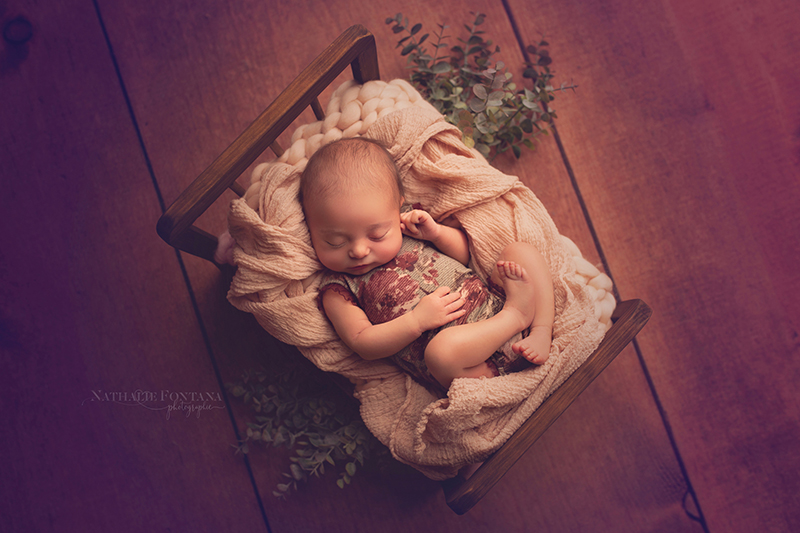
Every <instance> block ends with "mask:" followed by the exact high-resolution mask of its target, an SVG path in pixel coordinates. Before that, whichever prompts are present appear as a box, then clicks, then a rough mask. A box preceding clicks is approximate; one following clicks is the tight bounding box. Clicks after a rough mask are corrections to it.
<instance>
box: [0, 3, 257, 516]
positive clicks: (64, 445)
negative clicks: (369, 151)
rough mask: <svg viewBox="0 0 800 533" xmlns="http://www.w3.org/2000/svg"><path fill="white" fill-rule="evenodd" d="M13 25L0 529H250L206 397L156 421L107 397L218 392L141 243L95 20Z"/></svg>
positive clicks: (129, 142)
mask: <svg viewBox="0 0 800 533" xmlns="http://www.w3.org/2000/svg"><path fill="white" fill-rule="evenodd" d="M17 15H22V16H25V17H26V18H27V19H28V20H30V21H31V23H32V26H33V30H34V33H33V38H32V39H31V40H30V41H29V42H28V43H27V44H26V45H25V50H24V53H21V54H19V55H18V56H16V57H19V58H21V60H20V61H19V62H18V63H16V64H13V65H11V66H9V63H7V62H6V63H4V64H3V69H2V72H0V107H1V108H2V117H3V120H2V121H0V160H2V162H3V163H2V171H1V172H2V176H3V180H2V183H3V193H2V195H0V206H1V208H2V218H3V228H4V231H3V236H2V245H1V246H0V250H2V260H0V265H2V266H0V269H2V279H3V283H2V285H1V286H0V287H2V288H1V289H0V291H1V292H0V294H2V297H0V317H1V318H0V324H2V325H1V326H0V338H1V339H2V343H1V344H0V353H2V361H3V367H4V371H3V373H2V378H0V381H1V382H2V383H1V386H0V390H2V392H0V409H2V413H3V419H4V428H3V431H2V436H1V437H0V450H2V455H3V461H2V463H0V472H1V473H0V477H2V479H3V487H2V496H3V497H2V498H0V516H2V517H3V518H2V523H3V526H2V528H3V530H4V531H147V530H154V529H161V530H164V529H169V530H173V531H179V530H187V529H189V530H208V529H209V528H210V529H212V530H232V529H234V528H235V527H243V528H245V529H247V530H250V531H259V530H263V529H264V528H265V526H264V521H263V518H262V515H261V512H260V510H259V507H258V505H257V502H256V501H255V499H254V497H253V489H252V487H251V485H250V483H249V480H248V474H247V471H246V469H245V465H244V463H243V462H242V461H241V459H239V458H236V457H234V456H233V455H232V454H230V453H228V452H227V450H228V444H229V442H230V440H231V439H232V437H233V428H232V425H231V421H230V418H229V416H228V415H227V413H226V411H225V409H224V408H222V409H220V408H218V407H221V405H220V403H218V402H216V401H214V402H211V405H210V406H211V407H214V409H212V410H209V411H205V412H202V413H201V414H200V416H199V418H198V417H194V416H192V417H188V418H186V417H184V416H182V414H181V413H177V412H173V413H172V416H171V417H170V418H169V419H167V417H166V414H167V412H166V411H164V410H151V409H148V408H145V407H144V406H142V405H137V404H135V402H133V401H130V400H128V401H125V398H124V397H122V393H128V394H130V395H133V393H134V392H135V391H137V390H142V391H150V392H154V393H155V394H157V395H158V396H159V398H158V399H157V400H156V401H155V402H148V403H147V405H148V406H149V407H151V408H156V409H157V408H161V407H164V406H166V405H167V404H170V405H171V401H170V400H169V396H170V394H171V393H172V392H212V393H213V392H217V393H218V392H219V387H218V384H217V381H216V378H215V376H214V372H213V369H212V368H211V365H210V362H209V357H208V353H207V351H206V348H205V345H204V343H203V341H202V337H201V335H200V331H199V329H198V327H197V321H196V318H195V317H194V313H193V311H192V307H191V303H190V301H189V298H188V295H187V292H186V289H185V286H184V285H183V279H182V276H181V273H180V270H179V268H178V263H177V261H176V257H175V254H174V252H173V251H171V250H169V249H165V248H164V247H163V245H162V244H161V243H159V242H158V241H157V240H155V239H154V238H153V229H152V228H153V226H152V220H153V217H157V216H158V215H159V213H160V211H161V210H160V208H159V205H158V201H157V196H156V194H155V190H154V188H153V183H152V180H151V178H150V176H149V175H148V172H147V168H146V166H145V162H144V159H143V156H142V152H141V150H140V148H139V145H138V142H137V139H136V135H135V132H134V130H133V128H132V125H131V121H130V116H129V114H128V111H127V108H126V105H125V101H124V99H123V97H122V93H121V91H120V86H119V82H118V80H117V77H116V75H115V72H114V69H113V65H112V62H111V59H110V56H109V52H108V48H107V46H106V44H105V42H104V38H103V34H102V32H101V28H100V25H99V23H98V19H97V15H96V13H95V11H94V9H93V8H92V5H91V3H86V2H69V3H66V2H64V3H60V4H55V5H54V4H53V3H48V4H47V5H46V6H45V5H43V4H40V3H35V2H24V3H21V2H15V3H14V5H13V6H12V5H8V3H4V4H3V6H2V8H0V20H2V21H3V22H5V21H6V20H7V19H8V18H11V17H15V16H17ZM0 46H2V47H3V51H2V52H3V54H4V56H5V57H8V56H7V55H5V54H6V53H7V52H9V48H8V44H6V43H2V44H0ZM92 391H95V392H98V393H99V394H100V399H98V398H97V397H95V396H94V395H93V392H92ZM162 391H164V392H165V394H166V396H167V399H166V400H165V401H164V400H162V399H161V398H160V396H161V394H162ZM106 392H108V393H117V396H114V395H113V394H112V396H111V397H109V401H105V398H106V397H105V393H106ZM101 400H102V401H101ZM115 400H116V401H115ZM218 507H223V508H227V510H226V512H225V513H219V512H218V511H217V510H216V509H217V508H218Z"/></svg>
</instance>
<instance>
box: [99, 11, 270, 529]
mask: <svg viewBox="0 0 800 533" xmlns="http://www.w3.org/2000/svg"><path fill="white" fill-rule="evenodd" d="M92 4H93V5H94V9H95V13H96V14H97V20H98V22H99V24H100V29H101V31H102V33H103V38H104V39H105V43H106V47H107V48H108V52H109V55H110V58H111V62H112V64H113V65H114V72H115V73H116V76H117V81H118V82H119V86H120V90H121V92H122V96H123V98H124V100H125V105H126V106H127V108H128V115H129V116H130V119H131V122H132V124H133V128H134V130H135V132H136V138H137V140H138V142H139V148H140V150H141V152H142V155H143V157H144V160H145V165H146V166H147V172H148V173H149V175H150V179H151V181H152V183H153V188H154V190H155V193H156V197H157V198H158V204H159V207H160V208H161V213H162V214H163V213H164V212H166V204H165V202H164V198H163V196H162V194H161V188H160V187H159V186H158V180H157V179H156V175H155V171H154V170H153V166H152V164H151V162H150V156H149V154H148V152H147V147H146V146H145V143H144V138H143V137H142V132H141V129H140V128H139V122H138V120H137V119H136V114H135V113H134V110H133V104H132V103H131V100H130V97H129V95H128V90H127V88H126V86H125V81H124V80H123V78H122V72H121V71H120V68H119V63H118V62H117V57H116V55H115V53H114V47H113V46H112V45H111V39H110V37H109V35H108V31H107V29H106V25H105V22H104V20H103V16H102V13H101V11H100V6H99V5H98V2H97V0H92ZM175 256H176V258H177V260H178V265H179V267H180V270H181V275H182V276H183V280H184V282H185V284H186V288H187V291H188V293H189V299H190V301H191V304H192V309H193V311H194V314H195V318H196V319H197V324H198V327H199V328H200V334H201V336H202V337H203V342H204V343H205V346H206V350H207V352H208V356H209V359H210V361H211V366H212V368H213V370H214V375H215V377H216V379H217V384H218V386H219V388H220V391H221V394H222V398H223V401H224V403H225V409H226V410H227V413H228V418H229V420H230V421H231V426H232V427H233V433H234V435H235V437H236V441H237V442H241V440H242V438H241V435H240V434H239V428H238V427H237V425H236V417H235V416H234V414H233V409H232V408H231V404H230V400H229V398H228V394H227V392H226V390H225V384H224V381H223V379H222V374H221V373H220V371H219V366H218V365H217V358H216V356H215V355H214V350H213V349H212V347H211V340H210V339H209V337H208V332H207V331H206V327H205V324H204V323H203V318H202V315H201V313H200V307H199V305H198V304H197V299H196V298H195V294H194V289H193V288H192V283H191V281H190V279H189V273H188V272H187V270H186V266H185V265H184V262H183V258H182V257H181V253H180V251H178V250H175ZM243 459H244V463H245V468H246V469H247V475H248V477H249V478H250V483H251V485H252V487H253V492H254V494H255V497H256V501H257V503H258V507H259V510H260V512H261V517H262V519H263V521H264V525H265V526H266V528H267V532H268V533H272V529H271V528H270V525H269V519H268V518H267V513H266V509H265V508H264V502H263V501H262V499H261V494H260V492H259V490H258V484H257V483H256V480H255V476H254V474H253V469H252V467H251V465H250V460H249V459H248V457H247V455H243Z"/></svg>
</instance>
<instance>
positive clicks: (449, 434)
mask: <svg viewBox="0 0 800 533" xmlns="http://www.w3.org/2000/svg"><path fill="white" fill-rule="evenodd" d="M366 136H367V137H371V138H374V139H377V140H379V141H381V142H382V143H383V144H384V145H386V146H388V147H389V151H390V152H391V154H392V156H393V157H394V159H395V161H396V162H397V165H398V167H399V169H400V172H401V175H402V176H403V180H404V184H405V188H406V201H407V202H408V203H419V204H421V205H422V207H423V208H424V209H426V210H427V211H429V212H430V213H431V215H432V216H433V217H434V218H436V219H437V220H443V219H445V218H447V217H452V218H453V219H455V220H457V221H458V222H459V223H460V224H461V226H462V227H463V228H464V230H465V231H466V232H467V234H468V235H469V238H470V252H471V254H472V258H471V266H472V268H474V269H475V270H476V271H477V272H478V274H479V275H480V276H481V277H482V278H483V279H484V280H485V279H486V278H487V277H488V274H489V273H490V272H491V269H492V267H493V265H494V262H495V259H496V257H497V256H498V255H499V253H500V251H501V250H502V249H503V248H504V247H505V246H506V245H507V244H510V243H512V242H515V241H523V242H528V243H531V244H533V245H535V246H536V247H537V248H538V249H539V251H540V252H541V253H542V254H543V255H544V256H545V259H546V260H547V262H548V264H549V265H550V271H551V275H552V278H553V285H554V292H555V302H556V320H555V324H554V328H553V344H552V347H551V355H550V358H549V360H548V361H547V362H546V363H545V364H544V365H542V366H540V367H531V368H528V369H526V370H524V371H522V372H518V373H514V374H510V375H507V376H502V377H496V378H492V379H485V378H482V379H466V378H464V379H457V380H455V381H454V382H453V384H452V386H451V387H450V390H449V392H448V395H447V397H446V398H438V397H436V396H434V395H433V394H432V393H431V392H429V391H428V390H427V389H426V388H424V387H423V386H421V385H419V384H418V383H417V382H415V381H414V380H413V379H411V378H410V377H409V376H408V375H406V374H404V373H403V372H401V371H400V370H399V369H398V368H397V367H395V366H394V365H392V364H391V363H388V362H386V361H365V360H363V359H361V358H360V357H359V356H358V355H356V354H354V353H353V352H352V351H350V349H349V348H347V347H346V346H345V345H344V344H343V343H342V342H341V341H340V340H339V338H338V337H337V335H336V332H335V331H334V330H333V328H332V326H331V325H330V323H329V322H328V320H327V319H326V317H325V315H324V313H323V312H322V311H320V309H319V308H318V306H317V295H318V292H317V287H318V284H319V273H320V271H321V265H320V264H319V263H318V261H317V259H316V257H315V255H314V250H313V248H312V247H311V242H310V238H309V235H308V230H307V228H306V225H305V222H304V218H303V213H302V209H301V207H300V204H299V203H298V201H297V191H298V185H299V183H298V180H299V174H300V170H301V169H299V168H297V167H296V166H290V165H287V164H283V163H275V164H272V165H270V166H269V168H267V169H266V170H265V172H264V175H263V177H262V178H261V180H260V182H259V183H258V185H257V187H258V191H257V195H258V212H256V211H255V210H254V209H252V208H251V207H249V206H248V204H247V202H246V201H245V200H244V199H240V200H234V201H233V202H232V204H231V210H230V214H229V227H230V232H231V234H232V235H233V237H234V239H235V240H236V243H237V245H236V248H235V249H234V262H235V264H236V265H237V266H238V271H237V273H236V275H235V277H234V279H233V283H232V285H231V288H230V291H229V294H228V298H229V300H230V301H231V302H232V303H233V305H235V306H236V307H238V308H239V309H242V310H244V311H247V312H250V313H253V314H254V315H255V317H256V319H257V320H258V322H259V323H260V324H261V325H262V326H263V327H264V328H265V329H266V330H267V331H269V332H270V333H271V334H272V335H273V336H275V337H276V338H278V339H279V340H281V341H283V342H286V343H289V344H292V345H295V346H297V347H298V348H299V349H300V351H301V352H302V353H303V355H305V356H306V357H307V358H309V359H310V360H311V361H312V362H313V363H314V364H315V365H317V366H318V367H319V368H321V369H322V370H324V371H328V372H338V373H340V374H342V375H344V376H345V377H347V378H350V379H352V380H367V381H371V383H370V385H371V386H370V387H367V388H364V389H363V390H361V391H360V392H357V393H356V397H357V398H358V399H359V400H360V401H361V415H362V417H363V419H364V422H365V423H366V425H367V427H368V428H369V429H370V431H372V433H373V434H375V436H377V437H378V439H380V440H381V442H383V443H384V444H385V445H386V446H388V447H389V449H390V450H391V452H392V454H393V455H394V457H395V458H397V459H398V460H400V461H402V462H404V463H407V464H410V465H412V466H414V467H415V468H417V469H418V470H420V471H421V472H422V473H424V474H425V475H426V476H428V477H430V478H432V479H446V478H449V477H453V476H454V475H455V474H456V473H457V471H458V470H459V468H461V467H462V466H465V465H467V464H471V463H475V462H479V461H481V460H483V459H485V458H486V457H487V456H488V455H489V454H490V453H492V452H493V451H495V450H496V449H497V448H499V447H500V446H501V445H502V444H503V443H504V442H505V441H506V440H507V439H508V437H510V436H511V434H512V433H513V432H514V431H515V430H516V429H517V428H518V427H519V426H520V425H521V424H522V423H523V422H524V421H525V420H526V419H527V418H528V417H529V416H530V415H531V413H533V411H534V410H535V409H536V408H537V407H538V406H539V405H540V404H541V403H542V401H543V400H544V399H545V398H546V397H547V396H548V395H549V394H550V393H551V392H552V391H554V390H555V389H556V388H557V387H558V386H559V385H560V384H561V383H562V382H563V381H564V380H565V379H566V378H567V377H568V376H569V375H570V374H571V373H572V372H573V371H574V370H575V369H576V368H577V367H578V366H580V365H581V363H583V362H584V361H585V360H586V358H587V357H588V356H589V355H590V354H591V353H592V351H593V350H594V349H595V348H596V347H597V345H598V344H599V342H600V340H601V339H602V337H603V334H604V332H605V329H606V328H605V325H604V324H603V323H602V322H601V321H599V320H598V317H597V315H596V310H595V304H596V302H595V300H596V298H595V297H594V295H593V294H592V290H591V287H587V283H586V279H585V278H582V277H581V276H580V275H579V274H577V273H576V268H575V263H574V262H573V257H572V255H571V253H570V251H569V250H568V247H567V245H566V244H565V242H564V239H563V238H562V237H561V236H560V235H559V233H558V231H557V229H556V227H555V224H554V223H553V221H552V219H551V218H550V216H549V215H548V213H547V211H546V210H545V208H544V206H543V205H542V204H541V202H540V201H539V200H538V199H537V198H536V196H535V195H534V194H533V193H532V192H531V191H530V190H529V189H528V188H527V187H526V186H525V185H523V184H522V183H521V182H520V181H519V180H518V179H517V178H516V177H513V176H507V175H505V174H503V173H501V172H500V171H498V170H496V169H495V168H493V167H491V166H490V165H489V164H488V163H487V162H486V161H485V160H484V159H483V158H482V157H480V156H479V155H477V154H476V153H475V152H473V151H471V150H469V149H468V148H467V147H466V146H465V145H464V144H463V142H462V141H461V133H460V132H459V130H458V129H457V128H456V127H454V126H452V125H450V124H448V123H446V122H445V121H444V119H443V117H442V116H441V115H440V114H438V113H436V112H435V110H433V109H432V108H430V109H428V108H425V107H420V106H414V107H409V108H405V109H401V110H397V111H394V112H392V113H389V114H386V115H385V116H383V117H382V118H380V119H378V120H377V121H376V122H375V123H374V124H372V125H371V127H370V128H369V130H368V131H367V132H366ZM259 213H260V214H261V216H259Z"/></svg>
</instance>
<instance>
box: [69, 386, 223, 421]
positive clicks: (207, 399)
mask: <svg viewBox="0 0 800 533" xmlns="http://www.w3.org/2000/svg"><path fill="white" fill-rule="evenodd" d="M91 393H92V395H91V396H89V397H88V398H86V399H85V400H83V401H82V402H81V405H84V404H85V403H87V402H111V403H117V404H121V405H139V406H141V407H144V408H145V409H150V410H151V411H166V417H167V420H169V418H170V416H171V415H172V413H183V415H184V416H185V417H186V418H188V417H189V416H191V415H192V414H194V415H195V416H197V418H200V413H202V412H203V411H210V410H212V409H223V408H224V407H225V405H224V400H223V399H222V394H220V393H219V392H197V391H190V392H178V391H171V390H169V389H162V390H160V391H158V392H156V391H147V390H141V389H137V390H135V391H133V392H129V391H105V390H102V389H98V390H92V391H91Z"/></svg>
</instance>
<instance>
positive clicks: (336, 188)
mask: <svg viewBox="0 0 800 533" xmlns="http://www.w3.org/2000/svg"><path fill="white" fill-rule="evenodd" d="M402 187H403V185H402V183H401V181H400V177H399V174H398V172H397V167H396V166H395V164H394V161H393V160H392V157H391V155H390V154H389V153H388V152H387V151H386V149H385V148H383V147H382V146H381V145H380V144H378V143H377V142H374V141H371V140H368V139H360V138H356V139H342V140H339V141H335V142H332V143H330V144H327V145H325V146H323V147H321V148H319V149H318V150H317V151H316V153H315V154H314V155H313V156H311V158H310V159H309V160H308V164H307V165H306V168H305V170H304V171H303V175H302V177H301V179H300V202H301V203H302V205H303V212H304V213H305V216H306V222H307V223H308V227H309V230H310V232H311V242H312V244H313V246H314V250H315V251H316V253H317V257H318V258H319V260H320V262H321V263H322V264H323V265H325V266H326V267H327V268H329V269H331V270H333V271H336V272H344V273H347V274H353V275H359V274H365V273H367V272H369V271H370V270H372V269H374V268H376V267H378V266H381V265H383V264H386V263H387V262H389V261H390V260H391V259H393V258H394V257H395V256H396V255H397V253H398V252H399V251H400V246H401V244H402V241H403V233H402V230H401V228H400V206H401V205H402V203H403V188H402Z"/></svg>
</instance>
